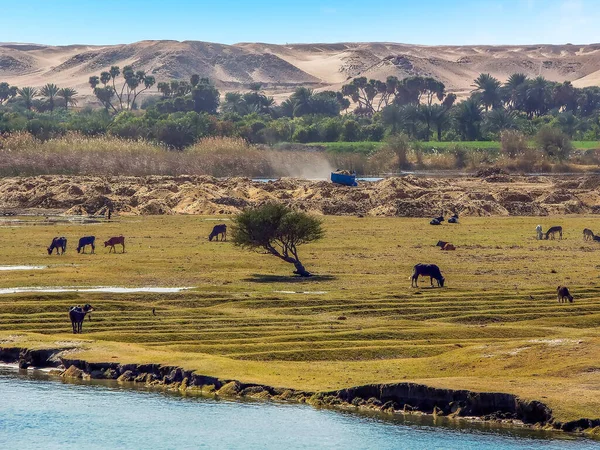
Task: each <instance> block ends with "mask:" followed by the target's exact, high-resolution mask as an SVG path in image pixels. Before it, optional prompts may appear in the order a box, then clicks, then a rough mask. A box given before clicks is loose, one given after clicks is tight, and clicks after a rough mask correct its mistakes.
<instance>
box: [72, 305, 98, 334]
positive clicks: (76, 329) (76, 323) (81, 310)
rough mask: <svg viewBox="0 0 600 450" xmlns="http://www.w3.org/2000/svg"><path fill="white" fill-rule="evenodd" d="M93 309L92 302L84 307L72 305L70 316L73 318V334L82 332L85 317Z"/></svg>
mask: <svg viewBox="0 0 600 450" xmlns="http://www.w3.org/2000/svg"><path fill="white" fill-rule="evenodd" d="M93 310H94V308H93V307H92V305H90V304H87V305H85V306H84V307H81V306H72V307H71V308H70V309H69V318H70V319H71V325H72V326H73V334H79V333H81V327H82V325H83V319H85V316H86V314H88V313H91V312H92V311H93ZM90 318H91V316H90Z"/></svg>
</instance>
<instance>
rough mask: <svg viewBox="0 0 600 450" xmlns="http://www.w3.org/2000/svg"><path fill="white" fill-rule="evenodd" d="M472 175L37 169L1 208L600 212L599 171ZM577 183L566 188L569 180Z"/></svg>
mask: <svg viewBox="0 0 600 450" xmlns="http://www.w3.org/2000/svg"><path fill="white" fill-rule="evenodd" d="M490 176H502V174H483V176H482V177H474V178H459V179H455V178H417V177H414V176H407V177H401V178H388V179H385V180H382V181H379V182H374V183H367V182H365V183H360V184H359V186H358V187H345V186H338V185H334V184H332V183H329V182H326V181H306V180H297V179H291V178H284V179H280V180H277V181H272V182H267V183H265V182H260V181H252V180H250V179H248V178H228V179H217V178H213V177H207V176H179V177H167V176H151V177H86V176H77V177H71V176H39V177H30V178H4V179H0V213H1V212H6V211H9V212H10V211H13V212H15V211H16V212H18V211H19V210H25V209H28V210H29V209H38V210H41V211H43V210H60V211H64V212H65V213H67V214H73V215H78V214H81V215H85V214H90V215H93V214H98V213H100V212H103V211H106V210H107V209H111V210H112V211H113V212H117V213H120V214H129V215H157V214H205V215H217V214H235V213H237V212H239V211H240V210H242V209H244V208H246V207H248V206H253V205H260V204H264V203H266V202H272V201H276V202H281V203H284V204H286V205H289V206H291V207H293V208H297V209H300V210H303V211H308V212H311V213H315V214H325V215H365V216H367V215H371V216H402V217H433V216H437V215H439V214H449V213H454V212H456V213H458V214H460V215H461V216H490V215H493V216H507V215H516V216H545V215H548V214H585V213H593V214H595V213H599V212H600V185H599V183H598V180H597V178H593V177H588V178H585V177H578V178H574V179H573V180H571V181H570V182H569V183H565V182H561V181H557V182H556V183H555V182H553V181H552V179H550V178H543V179H541V178H525V177H511V179H510V181H507V182H504V183H502V182H495V183H489V182H488V181H486V180H487V178H489V177H490ZM567 184H568V185H569V186H574V188H566V187H565V185H567Z"/></svg>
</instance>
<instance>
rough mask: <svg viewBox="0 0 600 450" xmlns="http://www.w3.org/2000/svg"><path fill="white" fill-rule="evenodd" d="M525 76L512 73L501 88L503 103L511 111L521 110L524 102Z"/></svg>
mask: <svg viewBox="0 0 600 450" xmlns="http://www.w3.org/2000/svg"><path fill="white" fill-rule="evenodd" d="M526 86H527V75H525V74H524V73H513V74H512V75H511V76H509V77H508V80H507V81H506V83H504V86H503V87H502V91H503V98H504V102H505V103H506V104H507V105H508V106H509V107H510V108H511V109H522V107H523V102H524V101H525V92H526Z"/></svg>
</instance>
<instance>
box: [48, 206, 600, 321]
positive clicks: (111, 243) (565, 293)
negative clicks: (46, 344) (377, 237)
mask: <svg viewBox="0 0 600 450" xmlns="http://www.w3.org/2000/svg"><path fill="white" fill-rule="evenodd" d="M443 221H444V217H443V216H440V217H436V218H434V219H432V220H431V222H430V224H431V225H441V223H442V222H443ZM448 223H458V215H457V214H454V215H453V216H452V217H451V218H450V219H448ZM556 234H558V235H559V239H562V237H563V229H562V227H561V226H553V227H550V228H549V229H548V231H547V232H545V233H544V232H543V231H542V226H541V225H538V226H537V227H536V237H537V239H549V238H551V239H555V235H556ZM215 238H216V240H217V241H219V238H221V239H220V240H221V241H226V240H227V225H225V224H220V225H215V226H214V227H213V229H212V231H211V233H210V234H209V236H208V240H209V241H212V240H213V239H215ZM583 239H584V240H586V241H587V240H594V241H600V236H596V235H595V234H594V233H593V232H592V230H590V229H588V228H586V229H584V230H583ZM95 241H96V238H95V236H84V237H82V238H80V239H79V245H78V246H77V253H80V252H83V253H85V248H86V247H87V246H90V247H91V253H94V250H95V249H96V246H95ZM115 245H121V246H122V247H123V253H125V238H124V237H123V236H116V237H111V238H110V239H109V240H107V241H104V247H105V248H106V247H110V249H109V253H110V252H111V251H114V252H115V253H116V250H115ZM436 246H438V247H440V249H441V250H445V251H449V250H456V247H455V246H454V245H452V244H451V243H449V242H445V241H438V243H437V244H436ZM55 249H56V253H57V254H63V253H65V251H66V250H67V238H65V237H55V238H54V239H52V243H51V244H50V246H49V247H48V254H49V255H51V254H52V253H53V251H54V250H55ZM419 277H429V280H430V283H431V287H432V288H433V287H434V285H433V280H436V282H437V286H438V287H440V288H443V287H444V282H445V281H446V279H445V278H444V276H443V275H442V272H441V270H440V268H439V267H438V266H437V265H435V264H417V265H415V266H414V267H413V273H412V275H411V276H410V280H411V287H419V286H418V281H419ZM556 292H557V298H558V301H559V302H565V301H569V302H571V303H573V296H572V295H571V293H570V292H569V289H568V288H567V287H566V286H558V288H557V289H556ZM93 310H94V308H93V307H92V306H91V305H89V304H87V305H85V306H80V305H78V306H73V307H71V308H70V309H69V318H70V319H71V324H72V325H73V333H81V327H82V324H83V320H84V319H85V316H86V315H87V314H89V313H91V312H92V311H93ZM90 320H91V316H90Z"/></svg>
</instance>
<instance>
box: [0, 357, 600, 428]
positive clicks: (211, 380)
mask: <svg viewBox="0 0 600 450" xmlns="http://www.w3.org/2000/svg"><path fill="white" fill-rule="evenodd" d="M0 362H3V363H7V364H17V365H18V367H19V368H21V369H27V368H29V367H35V368H39V369H47V368H53V370H51V371H50V373H52V374H55V375H59V376H61V377H64V378H80V379H108V380H117V381H119V382H133V383H142V384H144V385H145V386H149V387H158V388H165V389H169V390H174V391H181V392H183V391H185V392H196V393H198V394H203V395H215V396H218V397H229V398H251V399H258V400H274V401H286V402H299V403H307V404H310V405H313V406H316V407H319V406H326V407H334V408H340V409H349V410H352V409H355V410H368V411H378V412H383V413H387V414H406V413H421V414H431V415H433V416H438V417H448V418H451V419H458V418H460V419H466V420H480V421H491V422H501V423H505V424H512V425H514V426H531V427H535V428H540V429H547V430H557V431H565V432H575V433H582V432H588V431H590V430H592V429H594V428H596V427H600V418H598V419H585V418H582V419H579V420H574V421H570V422H560V421H558V420H556V419H555V418H554V417H553V415H552V410H551V409H550V408H549V407H548V406H547V405H545V404H543V403H541V402H538V401H535V400H534V401H527V400H523V399H520V398H519V397H517V396H516V395H513V394H505V393H487V392H473V391H468V390H453V389H439V388H433V387H429V386H426V385H422V384H416V383H393V384H369V385H365V386H356V387H351V388H347V389H341V390H336V391H326V392H309V391H300V390H294V389H287V388H275V387H272V386H267V385H262V384H255V383H242V382H240V381H237V380H229V379H221V378H217V377H212V376H207V375H200V374H197V373H195V372H194V371H191V370H185V369H182V368H181V367H175V366H164V365H160V364H120V363H118V362H109V363H90V362H87V361H85V360H81V359H73V358H71V357H69V352H68V349H42V350H30V349H26V348H19V347H0Z"/></svg>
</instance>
